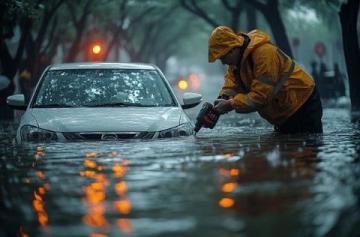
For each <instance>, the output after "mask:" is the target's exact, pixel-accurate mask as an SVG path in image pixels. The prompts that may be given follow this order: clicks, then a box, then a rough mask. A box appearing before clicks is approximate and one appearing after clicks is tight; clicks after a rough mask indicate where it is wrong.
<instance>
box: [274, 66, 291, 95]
mask: <svg viewBox="0 0 360 237" xmlns="http://www.w3.org/2000/svg"><path fill="white" fill-rule="evenodd" d="M294 69H295V62H294V61H292V62H291V66H290V69H289V71H287V72H286V73H285V74H284V75H283V76H282V77H281V78H280V80H278V81H277V82H276V85H275V86H274V89H273V93H274V95H276V94H277V93H278V92H279V91H280V89H281V87H282V86H283V84H284V83H285V81H286V80H287V79H289V77H290V75H291V74H292V73H293V72H294Z"/></svg>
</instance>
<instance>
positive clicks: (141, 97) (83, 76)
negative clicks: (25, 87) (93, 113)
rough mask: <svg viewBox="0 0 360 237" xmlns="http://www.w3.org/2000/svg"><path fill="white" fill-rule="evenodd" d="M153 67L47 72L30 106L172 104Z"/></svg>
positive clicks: (161, 80)
mask: <svg viewBox="0 0 360 237" xmlns="http://www.w3.org/2000/svg"><path fill="white" fill-rule="evenodd" d="M170 93H171V92H170V91H169V89H168V88H167V86H166V84H165V82H164V80H163V79H162V78H161V76H160V75H159V73H158V72H157V71H156V70H133V69H131V70H129V69H126V70H125V69H124V70H118V69H75V70H53V71H49V72H48V73H47V74H46V76H45V78H44V80H43V81H42V83H41V85H40V87H39V89H38V92H37V95H36V99H35V102H34V103H33V107H41V106H43V107H46V106H48V107H72V106H74V107H78V106H99V107H101V106H110V105H114V106H116V105H119V106H121V105H122V106H131V105H134V106H174V105H176V104H175V102H174V99H173V96H172V95H171V94H170Z"/></svg>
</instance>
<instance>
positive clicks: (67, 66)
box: [49, 63, 156, 70]
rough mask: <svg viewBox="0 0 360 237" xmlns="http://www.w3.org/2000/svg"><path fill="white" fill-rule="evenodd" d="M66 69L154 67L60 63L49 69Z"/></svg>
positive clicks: (146, 68) (134, 64)
mask: <svg viewBox="0 0 360 237" xmlns="http://www.w3.org/2000/svg"><path fill="white" fill-rule="evenodd" d="M68 69H143V70H144V69H145V70H154V69H156V67H155V66H154V65H152V64H145V63H62V64H54V65H51V66H50V68H49V70H68Z"/></svg>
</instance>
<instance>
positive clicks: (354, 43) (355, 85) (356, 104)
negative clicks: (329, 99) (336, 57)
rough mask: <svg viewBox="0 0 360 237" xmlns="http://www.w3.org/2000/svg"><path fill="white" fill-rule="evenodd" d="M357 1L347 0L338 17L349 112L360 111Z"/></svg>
mask: <svg viewBox="0 0 360 237" xmlns="http://www.w3.org/2000/svg"><path fill="white" fill-rule="evenodd" d="M359 3H360V1H359V0H349V1H348V2H347V3H344V4H343V5H342V6H341V9H340V12H339V16H340V23H341V30H342V37H343V45H344V55H345V61H346V68H347V72H348V76H349V87H350V99H351V110H352V111H358V112H359V111H360V100H359V94H360V67H359V62H360V48H359V39H358V34H357V19H358V13H359Z"/></svg>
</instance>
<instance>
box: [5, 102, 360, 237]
mask: <svg viewBox="0 0 360 237" xmlns="http://www.w3.org/2000/svg"><path fill="white" fill-rule="evenodd" d="M323 123H324V131H325V132H324V134H323V135H292V136H290V135H278V134H275V133H273V131H272V128H271V127H270V126H269V125H267V124H266V123H264V122H262V121H260V120H258V119H257V117H256V116H254V115H240V114H235V113H231V114H229V115H225V116H223V117H222V118H221V119H220V121H219V123H218V125H217V127H216V128H215V129H213V130H205V129H204V130H201V131H200V132H199V133H198V135H197V136H196V137H193V136H191V137H184V138H176V139H163V140H145V141H141V140H136V141H135V140H131V141H117V142H108V141H107V142H91V143H90V142H78V143H46V144H27V145H24V146H16V145H15V144H14V142H13V136H14V133H15V131H14V129H15V128H14V126H12V125H6V126H5V125H3V126H2V130H1V134H0V211H1V212H0V227H1V229H0V236H31V237H32V236H54V237H55V236H64V237H65V236H66V237H69V236H89V237H105V236H199V237H202V236H209V237H211V236H214V237H215V236H216V237H218V236H269V235H273V236H324V235H330V236H335V235H336V236H359V235H360V205H359V197H360V195H359V194H360V193H359V191H360V183H359V182H358V179H359V176H360V167H359V155H358V153H359V150H360V129H359V125H357V124H354V123H351V121H350V116H349V112H348V110H347V109H325V111H324V119H323Z"/></svg>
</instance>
